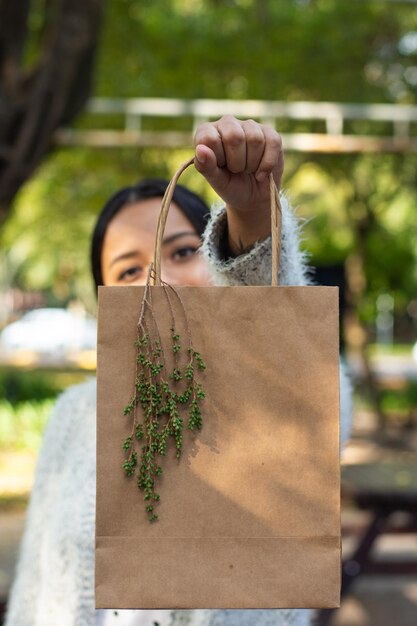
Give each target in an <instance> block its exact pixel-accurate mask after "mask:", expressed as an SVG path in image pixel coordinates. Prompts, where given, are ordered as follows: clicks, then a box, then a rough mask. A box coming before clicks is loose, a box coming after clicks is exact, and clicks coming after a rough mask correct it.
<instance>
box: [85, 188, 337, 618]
mask: <svg viewBox="0 0 417 626" xmlns="http://www.w3.org/2000/svg"><path fill="white" fill-rule="evenodd" d="M271 180H272V179H271ZM273 187H274V186H273V185H271V201H272V202H273V210H272V214H273V222H272V223H273V242H274V243H273V245H274V250H276V249H278V247H279V246H278V244H277V237H278V236H279V223H277V218H279V213H278V209H279V205H277V194H276V190H275V191H274V190H273ZM278 202H279V201H278ZM165 206H166V204H165ZM168 206H169V202H168ZM161 215H162V212H161ZM162 222H163V219H162ZM278 222H279V220H278ZM162 230H163V225H162ZM159 237H160V239H161V238H162V234H161V232H160V229H159ZM279 240H280V238H279ZM279 240H278V241H279ZM157 248H158V246H157ZM157 251H158V250H157ZM277 254H278V252H274V257H275V258H274V263H275V265H276V264H277V262H278V261H277ZM155 263H156V265H155V267H157V258H156V259H155ZM159 268H160V266H159ZM159 272H160V269H159ZM276 275H277V272H276V271H275V272H274V271H273V273H272V276H273V280H272V283H274V276H276ZM159 276H160V273H159ZM154 282H155V285H154V286H151V287H148V296H149V297H151V298H152V310H153V315H154V318H155V319H154V322H155V323H156V324H157V327H158V329H159V330H160V331H161V337H162V339H163V340H164V341H165V340H166V336H167V335H168V339H169V338H170V328H171V326H172V311H170V310H169V309H170V307H169V306H167V296H166V288H164V286H161V284H160V283H158V276H157V277H156V279H155V280H154ZM145 289H146V288H145V287H100V288H99V327H98V389H97V520H96V551H95V599H96V607H97V608H120V609H123V608H126V609H127V608H130V609H132V608H133V609H154V608H159V609H163V608H166V609H177V608H183V609H193V608H200V609H201V608H252V609H254V608H287V607H288V608H308V607H327V608H330V607H337V606H339V600H340V566H341V538H340V471H339V356H338V340H339V339H338V338H339V333H338V293H337V288H334V287H277V286H271V287H268V286H250V287H246V286H245V287H214V286H213V287H211V286H210V287H201V288H200V287H175V291H176V292H177V294H178V296H179V298H180V299H181V302H182V304H180V300H179V299H178V298H177V297H176V296H174V294H173V293H172V292H171V291H170V294H171V296H172V297H171V299H170V300H171V304H172V308H174V313H175V317H176V318H177V319H181V323H179V327H178V328H179V330H178V329H176V332H177V331H178V332H179V333H180V334H181V337H182V336H186V334H187V328H186V325H187V323H188V329H190V330H191V333H192V344H193V346H194V347H195V348H196V349H197V350H198V351H199V352H200V353H201V355H202V357H203V358H204V361H205V364H206V369H205V370H204V371H200V372H199V377H198V378H199V381H200V383H201V385H202V386H203V388H204V391H205V396H206V397H205V399H204V400H203V401H202V402H201V412H202V414H203V425H202V428H201V430H198V429H196V430H195V431H190V430H187V428H186V420H185V419H184V424H185V425H184V430H183V442H182V450H181V457H180V459H177V458H176V456H175V442H173V444H174V445H172V446H171V447H169V446H168V447H167V451H166V455H165V456H164V457H161V463H162V466H163V474H162V475H161V476H158V477H157V481H156V482H157V488H156V491H157V492H158V493H159V494H160V502H155V503H154V510H155V511H157V514H158V520H157V521H154V522H150V521H149V515H148V514H147V513H146V511H145V506H146V505H148V503H147V502H146V501H144V499H143V498H144V492H143V491H141V490H139V489H138V488H137V486H136V477H134V476H132V477H131V478H128V477H126V475H125V474H124V472H123V469H122V464H123V462H124V459H125V455H126V453H125V451H123V449H122V443H123V441H124V440H125V439H126V438H127V437H128V436H129V434H130V433H131V432H132V415H131V414H130V415H127V416H126V415H124V408H125V407H126V405H127V404H128V402H129V401H130V399H131V398H132V389H134V388H135V381H136V379H137V368H136V360H137V347H136V346H135V345H134V344H135V341H136V340H137V337H138V334H137V324H138V318H139V313H140V310H141V306H143V296H144V292H145ZM182 307H184V309H185V312H186V322H184V319H185V318H184V315H183V314H184V309H182ZM181 316H182V317H181ZM152 323H153V322H152ZM181 351H183V347H181V350H180V351H179V352H181ZM165 352H167V351H165ZM171 356H172V358H175V354H174V353H173V354H172V355H171ZM167 359H168V357H167ZM171 365H172V364H171ZM173 384H174V383H173ZM178 384H182V382H181V381H180V383H178ZM135 410H136V411H137V412H138V415H139V417H140V406H138V407H137V408H136V409H135ZM142 443H143V441H142V442H139V444H140V445H142ZM140 445H139V449H140ZM158 462H159V459H158Z"/></svg>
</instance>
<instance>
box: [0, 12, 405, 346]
mask: <svg viewBox="0 0 417 626" xmlns="http://www.w3.org/2000/svg"><path fill="white" fill-rule="evenodd" d="M6 4H8V3H6ZM49 4H51V3H46V5H49ZM52 4H53V3H52ZM64 4H65V3H64ZM75 4H77V3H75ZM87 4H88V3H87ZM39 6H40V5H39ZM42 6H43V4H42ZM96 8H97V5H96ZM28 10H29V9H28ZM97 10H98V8H97ZM30 11H31V12H32V11H34V13H33V16H34V17H33V19H31V20H29V22H28V23H29V31H30V32H29V34H30V37H32V38H33V37H36V36H37V33H39V32H40V26H39V7H38V9H37V11H38V13H36V2H35V3H34V6H33V7H32V6H31V8H30ZM36 15H38V21H37V20H36ZM416 57H417V7H415V6H413V4H411V3H410V2H389V1H388V0H386V1H385V0H379V1H376V0H374V1H373V0H291V1H288V0H216V1H215V0H195V1H193V2H189V1H187V0H152V1H150V0H141V1H139V0H117V1H116V0H108V2H107V4H106V9H105V13H104V23H103V28H102V32H101V42H100V47H99V49H98V57H97V68H96V73H95V89H94V95H96V96H105V97H133V96H135V97H149V96H158V97H164V96H165V97H178V98H231V99H262V100H284V101H297V100H313V101H336V102H358V103H367V102H388V103H401V104H404V103H408V104H413V103H414V102H415V88H416V85H417V63H416ZM83 93H84V94H85V93H86V90H84V92H83ZM78 102H79V103H80V100H78ZM115 117H117V116H115ZM113 121H114V122H115V123H116V124H117V119H115V120H113ZM94 123H97V121H96V120H93V118H92V117H91V115H89V114H84V115H83V116H81V117H80V118H78V121H77V127H78V128H83V127H86V126H87V125H88V127H90V128H91V125H92V124H94ZM158 124H159V125H160V128H161V129H163V128H164V127H165V126H164V125H166V124H167V121H166V120H160V121H159V122H158ZM317 124H318V130H320V128H319V123H318V122H317ZM387 126H388V125H387V124H384V123H381V125H380V127H379V128H378V131H379V132H381V133H383V132H384V131H387ZM370 128H371V127H370V125H369V124H368V123H367V122H366V121H355V122H351V130H352V131H356V132H363V133H366V132H376V130H375V126H372V129H373V130H372V131H371V130H370ZM278 130H280V131H281V132H284V133H285V132H287V131H288V130H291V131H293V132H295V131H298V132H303V131H304V130H306V125H305V122H303V121H299V122H292V123H291V127H290V126H289V123H288V122H286V121H283V122H282V125H281V126H280V127H279V129H278ZM348 131H349V129H347V132H348ZM182 156H183V155H182V154H181V152H177V151H173V150H168V149H162V148H161V149H155V148H153V149H150V148H141V149H139V148H137V149H127V148H123V149H122V148H120V149H106V150H104V149H100V150H98V149H86V148H74V147H73V148H66V149H59V150H55V152H54V153H53V154H51V156H49V157H48V158H47V159H46V160H45V161H44V162H43V165H42V166H41V168H40V169H39V170H38V171H37V173H36V176H34V177H33V178H32V180H31V181H30V182H29V183H28V184H27V185H25V186H24V187H23V189H22V190H21V192H20V193H19V195H18V197H17V199H16V202H15V203H14V207H13V212H12V214H11V216H10V218H9V219H8V221H7V223H6V224H5V226H4V228H3V230H2V234H1V238H2V245H3V249H4V250H5V255H6V257H7V261H6V263H7V268H8V275H9V276H10V277H12V280H13V284H14V285H16V286H18V287H20V288H22V289H41V290H43V291H44V292H45V293H46V294H47V297H48V301H49V303H50V304H57V303H62V302H63V303H66V302H68V301H69V300H71V299H74V298H80V299H82V300H83V302H85V303H86V304H87V306H88V308H89V309H90V310H91V311H93V310H94V300H95V298H94V294H93V291H92V284H91V281H90V277H89V260H88V249H89V237H90V233H91V229H92V225H93V222H94V219H95V215H96V214H97V212H98V211H99V209H100V207H101V206H102V204H103V202H104V201H105V199H106V198H107V197H108V196H109V195H110V194H111V193H112V192H113V191H114V190H115V189H116V188H118V187H120V186H121V185H124V184H128V183H131V182H132V181H134V180H136V179H138V178H140V177H142V176H144V175H149V174H154V175H169V173H170V172H172V171H173V168H174V167H175V165H176V164H177V163H178V162H179V160H181V158H182ZM416 170H417V159H416V157H415V156H414V155H410V154H404V155H388V154H387V155H384V154H373V155H363V154H355V155H349V156H346V155H345V156H342V155H327V156H324V155H317V154H315V155H310V154H305V153H304V154H294V153H293V154H287V158H286V177H285V180H284V186H285V187H286V188H288V189H290V190H291V195H292V199H293V202H294V203H295V204H296V205H297V206H298V207H299V208H298V211H299V214H300V215H301V216H305V217H306V218H308V220H307V224H306V226H305V246H306V247H307V248H308V249H309V251H310V252H311V255H312V263H313V264H314V265H323V264H335V263H344V262H345V261H346V260H348V263H347V267H348V269H349V272H348V273H349V274H350V283H351V285H350V286H351V293H352V298H353V300H354V302H353V304H354V305H355V306H356V309H357V311H358V315H359V318H360V320H361V321H362V322H363V323H369V324H372V323H373V321H374V320H375V315H376V310H375V302H376V298H377V296H378V295H379V294H380V293H385V292H389V293H392V294H394V296H395V307H396V308H395V310H396V314H397V315H399V316H402V319H403V320H406V319H408V318H407V314H406V309H407V306H408V305H409V303H410V300H411V299H412V298H413V297H415V292H416V286H417V269H416V268H417V263H416V261H417V259H416V255H417V246H415V243H414V241H413V235H412V233H413V227H414V228H415V227H416V225H417V217H416V212H415V210H414V203H415V200H414V196H415V193H414V192H415V190H414V186H415V180H416V174H417V171H416ZM186 180H187V181H188V182H189V183H190V184H191V185H192V186H193V187H194V188H195V189H197V190H198V191H200V192H202V193H203V194H204V195H206V197H207V198H208V199H209V200H210V199H211V196H210V192H209V190H208V189H207V187H205V186H204V185H203V183H202V181H201V180H200V179H199V178H198V177H197V176H194V175H193V174H189V175H188V178H187V179H186ZM359 267H360V268H361V269H360V272H359V274H358V271H356V270H357V269H358V268H359ZM355 268H356V270H355ZM355 271H356V273H355ZM359 275H360V278H359V279H356V282H355V276H356V278H357V277H358V276H359ZM352 281H353V282H352ZM354 283H355V284H354ZM404 323H405V324H406V322H404ZM407 323H408V324H409V327H408V334H409V332H410V328H411V324H412V320H411V318H410V319H409V320H408V322H407Z"/></svg>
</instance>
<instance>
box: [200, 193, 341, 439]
mask: <svg viewBox="0 0 417 626" xmlns="http://www.w3.org/2000/svg"><path fill="white" fill-rule="evenodd" d="M280 200H281V207H282V241H281V258H280V270H279V284H280V285H309V284H312V281H311V279H310V275H309V268H308V267H307V255H306V253H305V252H303V251H302V250H301V248H300V234H301V226H300V222H299V220H298V219H297V218H296V216H295V214H294V211H293V209H292V207H291V205H290V202H289V200H288V199H287V197H286V196H285V195H284V194H282V193H281V194H280ZM226 231H227V216H226V209H225V207H224V206H223V205H219V206H216V207H214V208H213V210H212V214H211V218H210V221H209V223H208V225H207V227H206V230H205V232H204V237H203V244H202V246H201V253H202V255H203V256H204V258H205V260H206V262H207V263H208V266H209V269H210V273H211V276H212V278H213V282H214V284H216V285H224V286H225V285H270V284H271V266H272V245H271V243H272V238H271V236H269V237H267V238H266V239H264V240H263V241H257V242H256V243H255V245H254V246H253V247H252V249H251V250H250V251H249V252H246V253H244V254H241V255H239V256H237V257H235V258H230V259H225V258H224V254H223V250H222V249H223V245H222V242H223V241H224V239H225V237H226V234H227V233H226ZM351 395H352V389H351V384H350V381H349V378H348V376H347V373H346V368H345V366H344V364H343V363H341V364H340V443H341V448H342V447H343V445H344V444H345V442H346V441H347V439H348V438H349V436H350V430H351V410H352V407H351Z"/></svg>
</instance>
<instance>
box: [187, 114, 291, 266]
mask: <svg viewBox="0 0 417 626" xmlns="http://www.w3.org/2000/svg"><path fill="white" fill-rule="evenodd" d="M194 141H195V146H196V158H195V161H194V162H195V167H196V169H197V170H198V171H199V172H200V173H201V174H203V176H204V177H205V178H206V179H207V181H208V182H209V183H210V185H211V186H212V187H213V189H214V190H215V191H216V193H217V194H218V195H219V196H220V197H221V198H222V199H223V200H224V202H225V203H226V210H227V221H228V232H229V235H228V237H229V249H230V252H231V253H232V254H234V255H238V254H242V252H245V250H247V249H248V248H250V247H251V246H253V244H254V243H255V242H256V241H258V240H262V239H265V237H267V236H268V235H269V234H270V232H271V223H270V222H271V218H270V192H269V174H270V173H271V172H272V173H273V176H274V179H275V183H276V185H277V187H278V188H279V185H280V182H281V177H282V172H283V169H284V158H283V151H282V141H281V137H280V135H279V134H278V133H277V132H276V131H275V130H274V129H273V128H270V127H269V126H265V125H263V124H258V123H257V122H254V121H253V120H245V121H241V120H237V119H236V118H234V117H232V116H230V115H226V116H224V117H222V118H221V119H220V120H218V121H217V122H208V123H204V124H200V126H199V127H198V128H197V131H196V134H195V139H194Z"/></svg>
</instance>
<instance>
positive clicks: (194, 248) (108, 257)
mask: <svg viewBox="0 0 417 626" xmlns="http://www.w3.org/2000/svg"><path fill="white" fill-rule="evenodd" d="M160 207H161V198H149V199H148V200H140V201H138V202H135V203H133V204H128V205H126V206H125V207H123V208H122V209H121V210H120V211H119V212H118V213H117V214H116V215H115V217H114V218H113V219H112V220H111V222H110V223H109V225H108V227H107V230H106V233H105V236H104V241H103V248H102V253H101V268H102V275H103V282H104V284H105V285H144V284H145V283H146V277H147V273H148V269H149V266H150V263H151V262H152V261H153V254H154V246H155V233H156V226H157V222H158V216H159V209H160ZM200 244H201V240H200V237H199V235H198V234H197V232H196V231H195V229H194V227H193V225H192V224H191V222H190V221H189V220H188V219H187V218H186V216H185V215H184V214H183V213H182V212H181V210H180V209H179V208H178V206H177V205H176V204H174V203H173V204H171V206H170V209H169V213H168V218H167V223H166V226H165V232H164V236H163V240H162V258H161V262H162V268H161V278H162V280H164V281H165V282H167V283H169V284H170V285H191V286H199V285H208V284H210V282H211V280H210V275H209V271H208V268H207V265H206V262H205V260H204V258H203V257H202V256H201V254H200V253H199V252H198V248H199V246H200Z"/></svg>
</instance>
